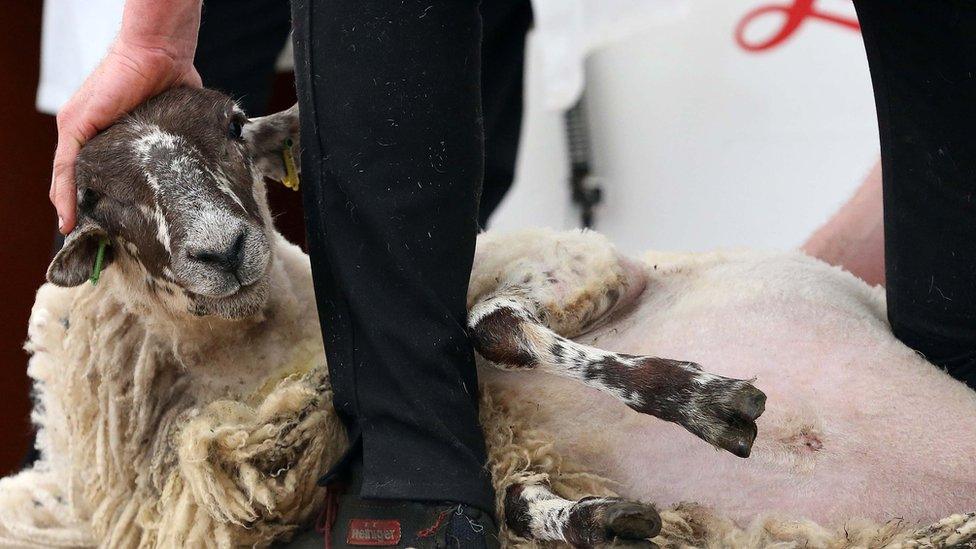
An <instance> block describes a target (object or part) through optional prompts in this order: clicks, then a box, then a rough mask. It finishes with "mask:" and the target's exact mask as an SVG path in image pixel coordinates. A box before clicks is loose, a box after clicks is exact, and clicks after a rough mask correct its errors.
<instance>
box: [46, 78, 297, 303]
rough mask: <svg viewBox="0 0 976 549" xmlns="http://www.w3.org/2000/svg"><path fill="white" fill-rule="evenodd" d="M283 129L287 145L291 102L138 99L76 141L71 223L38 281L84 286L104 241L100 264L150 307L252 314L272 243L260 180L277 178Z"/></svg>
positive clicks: (192, 96)
mask: <svg viewBox="0 0 976 549" xmlns="http://www.w3.org/2000/svg"><path fill="white" fill-rule="evenodd" d="M289 138H290V139H291V140H292V142H293V143H294V144H295V145H293V149H294V150H295V152H296V153H297V143H298V110H297V108H295V107H293V108H292V109H289V110H287V111H284V112H281V113H278V114H274V115H271V116H266V117H262V118H256V119H252V120H248V119H247V118H246V117H245V115H244V113H243V111H241V109H240V108H239V107H238V106H237V105H236V104H235V103H234V102H233V101H232V100H231V99H230V98H228V97H227V96H225V95H223V94H221V93H219V92H216V91H212V90H198V89H190V88H176V89H173V90H170V91H167V92H165V93H163V94H161V95H159V96H157V97H155V98H153V99H151V100H149V101H147V102H146V103H144V104H142V105H140V106H139V107H138V108H136V109H135V110H134V111H133V112H132V113H131V115H129V116H127V117H125V118H123V119H122V120H120V121H119V122H117V123H116V124H115V125H113V126H112V127H110V128H108V129H106V130H105V131H103V132H102V133H100V134H99V135H98V136H96V137H95V138H94V139H92V140H91V141H90V142H88V143H87V144H86V145H85V146H84V148H83V149H82V151H81V154H80V155H79V157H78V162H77V166H76V183H77V187H78V210H77V215H78V217H77V219H78V221H77V225H76V228H75V229H74V230H73V231H72V232H71V234H69V235H68V237H67V238H66V240H65V245H64V248H63V249H62V250H61V251H60V252H59V253H58V254H57V256H56V257H55V258H54V261H53V262H52V263H51V266H50V267H49V269H48V273H47V277H48V280H49V281H50V282H52V283H54V284H56V285H59V286H77V285H79V284H82V283H84V282H85V281H86V280H87V279H88V277H89V275H90V274H91V272H92V267H93V265H94V263H95V258H96V253H97V250H98V248H99V244H100V242H101V241H102V240H103V239H108V241H109V242H110V246H109V248H108V250H107V253H106V255H105V258H104V265H106V268H108V269H117V270H118V271H119V274H120V275H121V276H120V277H119V279H120V280H122V281H123V284H126V285H127V287H128V288H130V289H133V290H135V292H136V294H137V295H146V296H147V297H148V298H149V301H150V303H151V304H154V305H158V304H162V305H164V306H166V307H169V308H170V309H175V310H174V311H173V312H176V313H185V312H187V311H188V312H190V313H192V314H196V315H218V316H222V317H227V318H239V317H244V316H248V315H251V314H253V313H255V312H257V311H258V310H259V309H260V308H261V307H262V306H263V304H264V303H265V301H266V300H267V295H268V285H269V282H268V275H269V270H270V265H271V261H272V255H273V251H274V250H273V245H272V242H273V239H272V231H273V230H274V229H273V227H272V222H271V216H270V212H269V210H268V205H267V200H266V197H265V187H264V183H263V178H264V176H268V177H272V178H276V179H281V178H282V176H283V171H284V167H283V163H282V160H281V151H282V149H283V148H284V143H285V142H286V140H287V139H289ZM295 156H296V160H297V156H298V155H297V154H296V155H295Z"/></svg>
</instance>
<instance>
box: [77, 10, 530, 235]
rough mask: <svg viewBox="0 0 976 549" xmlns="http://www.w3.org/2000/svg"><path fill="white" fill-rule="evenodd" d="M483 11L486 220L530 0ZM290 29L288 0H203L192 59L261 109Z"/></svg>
mask: <svg viewBox="0 0 976 549" xmlns="http://www.w3.org/2000/svg"><path fill="white" fill-rule="evenodd" d="M481 16H482V19H483V21H484V25H483V26H484V33H483V36H482V45H481V51H482V57H481V73H482V85H481V101H482V108H483V113H484V126H485V176H484V185H483V192H482V195H481V205H480V207H479V210H478V221H479V224H480V225H481V226H482V227H487V226H488V220H489V218H490V217H491V214H492V213H494V211H495V209H496V208H497V207H498V205H499V204H500V203H501V201H502V198H504V197H505V194H506V193H507V192H508V190H509V188H511V186H512V181H513V179H514V178H515V160H516V158H515V155H516V153H517V152H518V145H519V136H520V133H521V129H522V97H523V85H524V80H523V68H524V65H525V35H526V33H527V32H528V29H529V27H530V26H531V24H532V8H531V2H530V0H485V1H484V2H483V3H482V6H481ZM290 30H291V11H290V8H289V3H288V2H287V1H283V0H205V1H204V3H203V16H202V18H201V21H200V36H199V41H198V44H197V53H196V57H195V58H194V60H193V63H194V65H195V66H196V68H197V70H198V71H199V72H200V76H201V77H202V78H203V83H204V85H205V86H207V87H209V88H215V89H218V90H222V91H224V92H226V93H228V94H230V95H231V96H232V97H234V98H235V99H237V100H238V102H239V103H240V104H241V106H242V107H243V108H244V111H245V112H247V113H248V115H250V116H261V115H263V114H266V110H267V108H268V101H269V99H270V96H271V87H272V86H271V84H272V81H273V77H274V72H275V61H276V60H277V58H278V56H279V54H280V53H281V50H282V48H283V47H284V45H285V41H286V40H287V39H288V32H289V31H290ZM58 249H60V246H58Z"/></svg>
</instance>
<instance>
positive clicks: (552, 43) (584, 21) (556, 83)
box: [37, 0, 686, 114]
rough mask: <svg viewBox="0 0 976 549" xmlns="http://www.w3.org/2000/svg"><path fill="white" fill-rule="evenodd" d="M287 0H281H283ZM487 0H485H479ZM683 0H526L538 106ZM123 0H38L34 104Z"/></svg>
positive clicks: (70, 84) (573, 85) (104, 29)
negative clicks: (597, 53)
mask: <svg viewBox="0 0 976 549" xmlns="http://www.w3.org/2000/svg"><path fill="white" fill-rule="evenodd" d="M282 1H286V0H282ZM485 1H489V2H490V1H491V0H485ZM685 2H686V0H533V2H532V8H533V10H534V11H535V29H534V31H533V32H534V37H533V41H534V44H535V46H534V47H537V48H539V49H540V51H541V55H542V69H541V70H542V73H543V74H542V82H543V96H544V97H545V106H546V107H547V108H549V109H565V108H567V107H569V106H571V105H572V104H573V103H575V101H576V99H577V98H578V97H579V95H580V93H581V92H582V90H583V82H584V78H583V63H584V60H585V58H586V56H587V54H588V53H589V52H591V51H592V50H594V49H596V48H598V47H600V46H602V45H605V44H607V43H609V42H612V41H614V40H619V39H622V38H625V37H627V36H629V35H630V34H632V33H635V32H638V31H640V30H643V29H645V28H646V27H647V26H649V25H653V24H656V23H661V22H664V21H668V20H670V19H671V18H674V17H676V16H680V15H681V14H682V13H683V11H684V7H685ZM124 3H125V2H124V0H45V2H44V20H43V21H44V22H43V30H42V33H41V78H40V84H39V86H38V90H37V109H38V110H40V111H41V112H46V113H49V114H55V113H56V112H57V111H58V109H59V108H61V105H63V104H64V103H65V102H66V101H67V100H68V98H70V97H71V95H72V94H73V93H74V92H75V90H77V89H78V87H79V86H81V84H82V82H84V80H85V77H87V76H88V74H89V73H90V72H91V71H92V70H93V69H94V68H95V67H96V66H97V65H98V63H99V62H100V61H101V59H102V57H104V56H105V53H106V52H107V51H108V48H109V46H110V45H111V43H112V40H114V38H115V35H116V34H117V33H118V29H119V26H120V24H121V21H122V7H123V4H124Z"/></svg>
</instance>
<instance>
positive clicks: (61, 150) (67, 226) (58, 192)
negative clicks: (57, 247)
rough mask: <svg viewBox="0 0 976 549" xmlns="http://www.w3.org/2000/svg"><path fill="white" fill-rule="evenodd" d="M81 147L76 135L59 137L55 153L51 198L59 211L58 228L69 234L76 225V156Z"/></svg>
mask: <svg viewBox="0 0 976 549" xmlns="http://www.w3.org/2000/svg"><path fill="white" fill-rule="evenodd" d="M80 149H81V146H80V145H79V142H78V140H77V139H75V138H74V137H69V136H67V135H65V136H63V137H62V138H60V139H58V147H57V149H56V150H55V153H54V169H53V174H52V176H51V191H50V194H49V196H50V199H51V202H52V203H53V204H54V208H55V209H56V210H57V212H58V230H59V231H61V233H62V234H68V233H70V232H71V229H73V228H74V226H75V203H76V202H77V199H78V198H77V195H76V193H75V158H77V156H78V151H79V150H80Z"/></svg>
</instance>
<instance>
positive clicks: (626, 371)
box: [468, 233, 766, 457]
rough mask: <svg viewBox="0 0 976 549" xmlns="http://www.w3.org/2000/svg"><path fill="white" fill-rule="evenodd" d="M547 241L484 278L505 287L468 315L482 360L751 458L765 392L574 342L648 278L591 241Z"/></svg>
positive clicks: (557, 237)
mask: <svg viewBox="0 0 976 549" xmlns="http://www.w3.org/2000/svg"><path fill="white" fill-rule="evenodd" d="M539 238H540V239H542V240H543V241H544V242H545V246H540V248H541V249H542V250H544V251H533V252H532V254H528V255H523V256H521V257H518V258H517V259H512V260H509V261H507V262H500V261H497V262H496V264H495V265H493V269H494V270H487V269H486V270H487V271H488V272H486V273H478V272H477V271H478V270H477V269H476V274H477V275H479V276H480V279H481V280H486V279H487V280H493V281H496V284H497V286H495V288H494V289H492V290H491V291H487V290H486V291H482V292H480V293H479V294H477V295H475V296H474V298H473V300H472V301H473V303H472V305H471V307H470V312H469V314H468V327H469V330H470V333H471V338H472V341H473V343H474V347H475V349H476V350H477V351H478V353H479V354H480V355H481V356H482V357H483V358H485V359H487V360H488V361H489V362H491V363H492V364H493V365H494V366H496V367H499V368H502V369H513V370H539V371H544V372H548V373H552V374H556V375H560V376H563V377H567V378H570V379H574V380H577V381H579V382H581V383H583V384H584V385H587V386H590V387H594V388H597V389H600V390H602V391H604V392H607V393H609V394H611V395H613V396H615V397H616V398H618V399H619V400H621V401H623V402H624V403H626V404H627V405H628V406H630V407H631V408H633V409H634V410H636V411H638V412H642V413H646V414H650V415H653V416H655V417H658V418H661V419H664V420H666V421H671V422H674V423H677V424H679V425H681V426H682V427H684V428H685V429H687V430H688V431H690V432H691V433H693V434H695V435H696V436H698V437H700V438H702V439H703V440H705V441H707V442H709V443H710V444H712V445H714V446H717V447H719V448H723V449H725V450H728V451H729V452H732V453H733V454H735V455H737V456H740V457H747V456H748V455H749V453H750V452H751V450H752V444H753V441H754V440H755V438H756V423H755V420H756V418H758V417H759V416H760V415H761V414H762V412H763V410H764V407H765V402H766V396H765V395H764V394H763V393H762V391H760V390H759V389H757V388H755V387H754V386H753V385H752V383H751V382H750V381H748V380H739V379H731V378H727V377H722V376H718V375H714V374H710V373H707V372H705V371H703V370H702V368H701V367H700V366H699V365H698V364H695V363H693V362H685V361H680V360H670V359H665V358H656V357H648V356H634V355H626V354H621V353H613V352H609V351H604V350H601V349H597V348H594V347H589V346H587V345H582V344H580V343H577V342H575V341H572V340H571V339H568V337H572V336H575V335H578V334H580V333H583V332H584V331H585V330H586V329H588V328H589V327H591V326H593V325H596V324H598V323H600V322H602V321H604V320H605V319H606V318H607V316H608V315H610V314H612V312H613V311H616V310H620V309H622V308H624V307H626V306H627V305H628V300H633V299H635V298H636V297H637V295H639V293H640V291H642V290H643V286H644V283H645V280H646V279H645V277H646V274H645V273H644V272H643V270H642V269H641V268H640V267H639V266H637V265H635V264H633V263H631V262H630V261H629V260H627V259H626V258H622V257H620V256H619V255H617V254H616V252H614V251H613V248H612V247H611V246H609V244H603V245H602V246H601V245H600V244H601V242H604V241H602V240H596V238H597V237H594V236H592V235H590V234H588V233H570V234H566V233H561V234H542V235H541V236H539ZM491 244H492V245H494V246H495V248H494V249H490V250H487V249H486V250H485V251H484V252H482V254H483V256H482V257H484V258H485V259H484V260H483V261H484V262H485V264H488V263H490V261H491V259H492V258H491V257H489V255H488V252H491V253H494V254H499V255H500V254H503V253H504V252H505V250H504V247H502V246H499V242H493V243H491ZM512 247H515V245H514V244H513V245H512ZM533 254H534V255H533ZM594 265H596V266H594ZM538 273H543V274H544V275H545V276H538ZM473 280H475V281H476V280H479V278H478V277H476V278H474V279H473ZM476 286H478V285H476ZM554 330H555V331H554ZM557 332H559V333H557ZM564 336H568V337H564Z"/></svg>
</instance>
